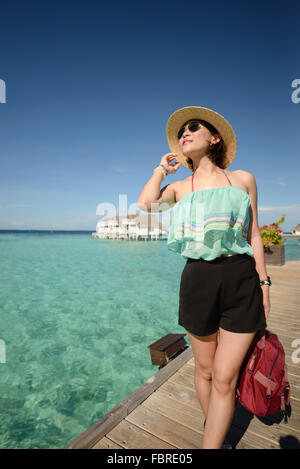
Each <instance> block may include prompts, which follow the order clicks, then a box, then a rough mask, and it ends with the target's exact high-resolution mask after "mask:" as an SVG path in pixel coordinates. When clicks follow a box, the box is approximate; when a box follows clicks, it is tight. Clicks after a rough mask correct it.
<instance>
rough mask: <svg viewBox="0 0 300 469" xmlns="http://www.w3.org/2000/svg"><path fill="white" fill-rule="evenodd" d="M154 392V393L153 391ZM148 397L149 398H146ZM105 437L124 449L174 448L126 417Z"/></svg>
mask: <svg viewBox="0 0 300 469" xmlns="http://www.w3.org/2000/svg"><path fill="white" fill-rule="evenodd" d="M154 394H155V393H154ZM148 399H149V398H148ZM107 437H108V438H109V439H110V440H112V441H114V442H115V443H116V444H118V445H120V446H122V447H123V448H126V449H151V448H157V449H174V448H175V447H174V446H172V445H170V444H169V443H167V442H166V441H162V440H160V439H159V438H157V437H156V436H155V435H152V434H151V433H149V432H148V431H146V430H144V428H141V427H139V426H136V425H134V424H133V423H132V422H129V421H128V420H127V419H124V420H122V422H120V423H119V424H118V425H117V426H116V427H115V428H113V429H112V430H111V431H110V432H109V433H108V434H107Z"/></svg>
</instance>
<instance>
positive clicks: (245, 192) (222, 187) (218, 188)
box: [174, 186, 250, 206]
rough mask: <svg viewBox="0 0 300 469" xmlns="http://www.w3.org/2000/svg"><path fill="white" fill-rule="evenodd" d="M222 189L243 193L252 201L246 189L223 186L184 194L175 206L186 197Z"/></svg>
mask: <svg viewBox="0 0 300 469" xmlns="http://www.w3.org/2000/svg"><path fill="white" fill-rule="evenodd" d="M220 189H237V190H238V191H241V192H243V193H244V194H246V195H247V198H248V199H249V201H250V196H249V194H248V192H247V191H245V190H244V189H241V188H240V187H237V186H221V187H212V188H211V189H200V190H199V191H191V192H187V193H186V194H184V196H182V197H181V199H180V200H178V202H176V203H175V205H174V206H177V205H178V204H179V203H180V202H181V201H182V200H183V199H184V198H185V197H187V196H189V195H192V194H197V193H201V192H208V191H216V190H220Z"/></svg>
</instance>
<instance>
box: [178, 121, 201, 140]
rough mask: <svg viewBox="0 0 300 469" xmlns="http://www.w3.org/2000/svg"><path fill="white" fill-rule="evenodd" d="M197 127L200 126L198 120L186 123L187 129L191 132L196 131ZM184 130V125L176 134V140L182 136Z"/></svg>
mask: <svg viewBox="0 0 300 469" xmlns="http://www.w3.org/2000/svg"><path fill="white" fill-rule="evenodd" d="M199 127H200V122H190V123H189V124H188V129H189V130H190V131H191V132H197V130H199ZM184 131H185V126H184V127H182V128H181V129H180V130H179V132H178V135H177V138H178V140H179V139H180V138H181V137H182V136H183V134H184Z"/></svg>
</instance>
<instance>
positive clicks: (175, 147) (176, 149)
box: [166, 106, 237, 168]
mask: <svg viewBox="0 0 300 469" xmlns="http://www.w3.org/2000/svg"><path fill="white" fill-rule="evenodd" d="M191 119H201V120H205V121H207V122H209V123H210V124H212V125H213V126H214V127H215V128H216V129H217V131H218V132H219V134H220V135H221V137H222V139H223V142H224V143H225V146H226V157H225V161H224V167H225V168H227V166H229V165H230V164H231V163H232V161H233V160H234V157H235V154H236V149H237V140H236V135H235V133H234V130H233V128H232V127H231V125H230V124H229V122H228V121H227V120H226V119H225V118H224V117H223V116H221V115H220V114H218V113H217V112H215V111H212V110H211V109H206V108H205V107H199V106H190V107H183V108H181V109H178V110H177V111H175V112H174V113H173V114H172V115H171V116H170V117H169V120H168V122H167V128H166V132H167V140H168V144H169V147H170V149H171V151H172V152H173V153H176V154H177V158H176V160H177V161H179V163H181V164H183V165H184V166H186V167H187V168H189V165H188V162H187V157H186V156H184V154H183V153H182V151H181V145H180V143H179V140H178V138H177V135H178V132H179V130H180V129H181V127H182V126H183V124H185V122H186V121H188V120H191Z"/></svg>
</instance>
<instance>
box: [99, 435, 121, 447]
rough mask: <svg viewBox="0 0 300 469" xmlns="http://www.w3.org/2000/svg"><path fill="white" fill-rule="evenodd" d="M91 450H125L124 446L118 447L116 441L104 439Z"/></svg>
mask: <svg viewBox="0 0 300 469" xmlns="http://www.w3.org/2000/svg"><path fill="white" fill-rule="evenodd" d="M91 449H124V448H123V447H122V446H119V445H117V444H116V443H115V442H114V441H112V440H110V439H109V438H106V436H105V437H104V438H102V439H101V440H100V441H98V443H96V444H95V446H93V447H92V448H91Z"/></svg>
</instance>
